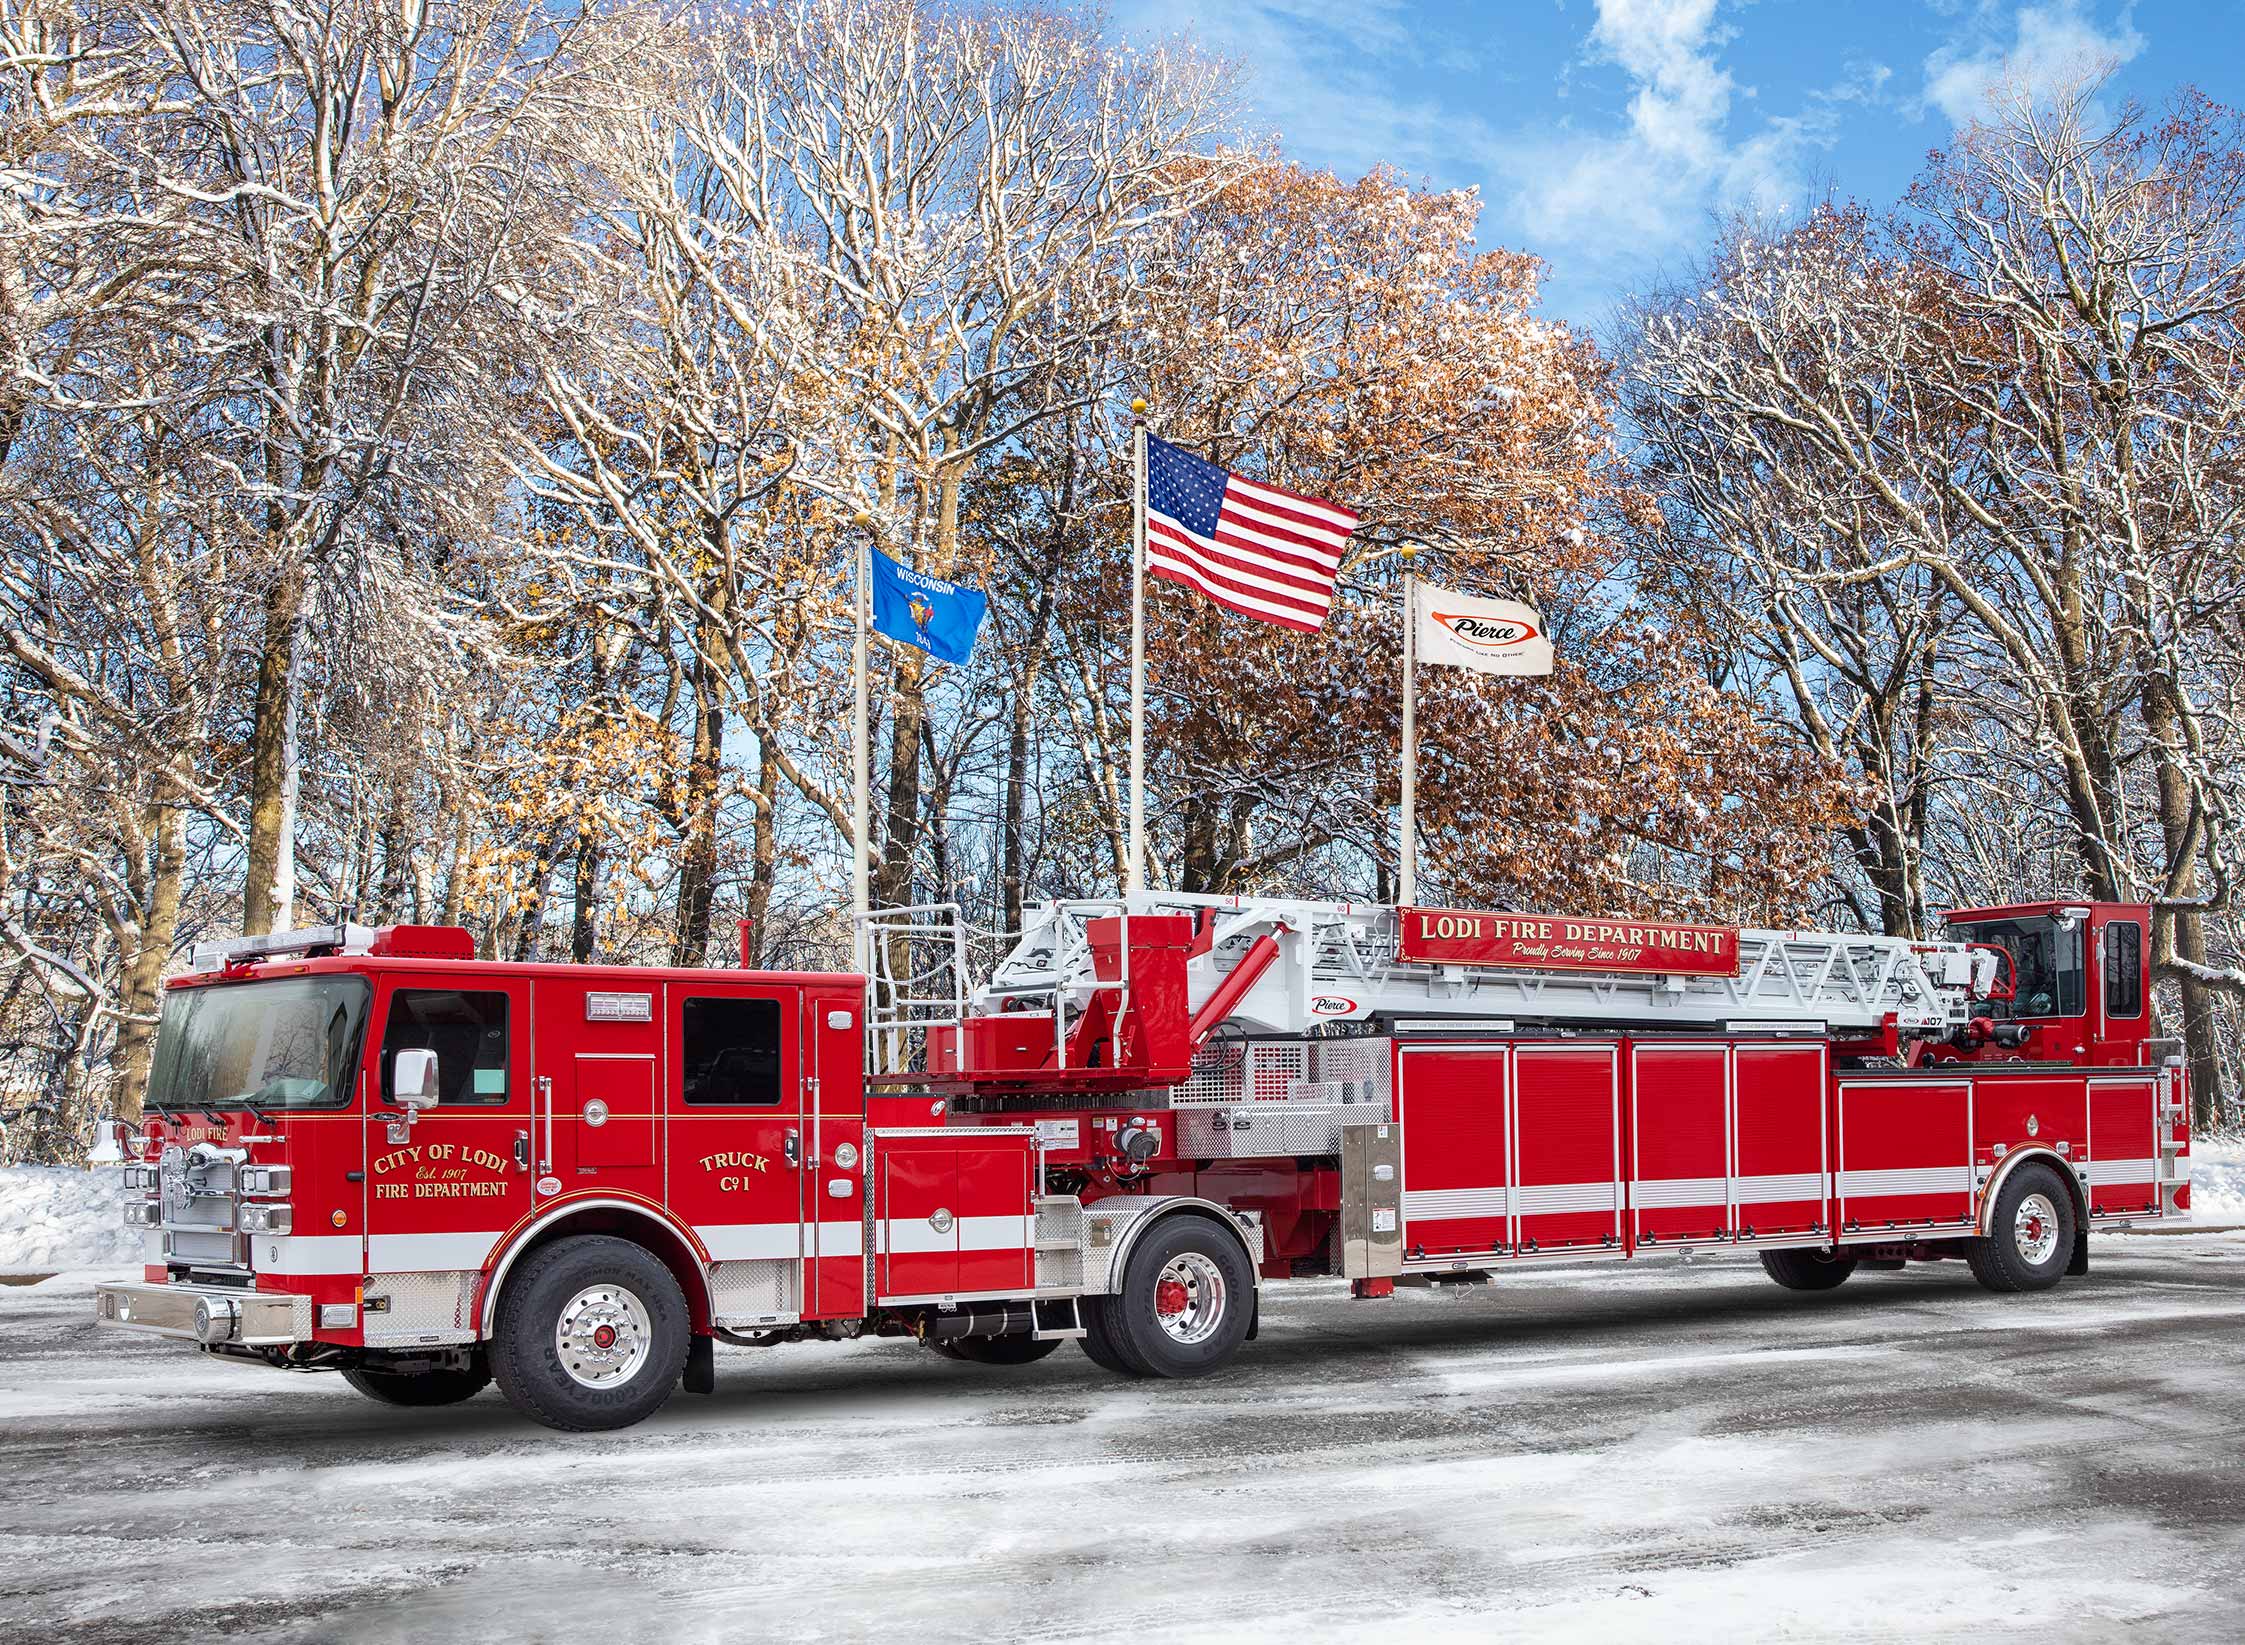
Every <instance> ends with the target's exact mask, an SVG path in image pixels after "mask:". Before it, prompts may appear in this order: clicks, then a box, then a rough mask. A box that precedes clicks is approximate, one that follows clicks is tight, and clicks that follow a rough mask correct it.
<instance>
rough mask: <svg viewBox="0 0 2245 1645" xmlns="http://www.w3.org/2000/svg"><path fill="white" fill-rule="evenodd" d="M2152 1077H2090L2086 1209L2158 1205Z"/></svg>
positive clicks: (2103, 1211) (2114, 1211)
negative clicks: (2087, 1203) (2087, 1199)
mask: <svg viewBox="0 0 2245 1645" xmlns="http://www.w3.org/2000/svg"><path fill="white" fill-rule="evenodd" d="M2154 1091H2155V1084H2154V1082H2153V1081H2152V1080H2150V1079H2093V1080H2091V1081H2090V1082H2089V1148H2090V1153H2089V1214H2090V1215H2091V1216H2114V1215H2119V1214H2123V1213H2133V1214H2135V1215H2138V1216H2141V1215H2142V1214H2144V1213H2145V1212H2147V1211H2156V1210H2158V1209H2159V1113H2158V1107H2157V1098H2156V1096H2155V1094H2154Z"/></svg>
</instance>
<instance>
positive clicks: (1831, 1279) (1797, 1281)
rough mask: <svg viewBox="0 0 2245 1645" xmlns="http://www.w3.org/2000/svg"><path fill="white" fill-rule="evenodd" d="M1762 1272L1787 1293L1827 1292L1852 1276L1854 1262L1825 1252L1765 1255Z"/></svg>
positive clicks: (1764, 1253) (1776, 1252)
mask: <svg viewBox="0 0 2245 1645" xmlns="http://www.w3.org/2000/svg"><path fill="white" fill-rule="evenodd" d="M1762 1271H1763V1272H1764V1273H1766V1274H1768V1275H1769V1277H1770V1278H1771V1279H1774V1280H1775V1281H1777V1283H1778V1284H1780V1285H1782V1286H1784V1287H1785V1289H1786V1290H1788V1291H1829V1290H1831V1289H1832V1288H1833V1287H1834V1286H1836V1285H1840V1284H1842V1283H1844V1282H1845V1281H1846V1279H1847V1277H1848V1275H1850V1274H1852V1273H1854V1272H1855V1259H1854V1258H1853V1257H1836V1256H1833V1255H1832V1254H1831V1253H1830V1252H1827V1251H1764V1252H1763V1253H1762Z"/></svg>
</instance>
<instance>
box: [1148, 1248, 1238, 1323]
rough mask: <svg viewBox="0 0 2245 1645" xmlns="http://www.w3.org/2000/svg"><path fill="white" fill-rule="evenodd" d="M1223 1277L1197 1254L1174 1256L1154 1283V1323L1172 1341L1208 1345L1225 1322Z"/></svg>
mask: <svg viewBox="0 0 2245 1645" xmlns="http://www.w3.org/2000/svg"><path fill="white" fill-rule="evenodd" d="M1225 1304H1226V1298H1225V1293H1224V1275H1223V1271H1222V1270H1221V1269H1219V1268H1218V1267H1217V1266H1216V1264H1215V1263H1214V1262H1212V1261H1210V1260H1209V1259H1208V1258H1207V1257H1204V1256H1202V1255H1201V1254H1200V1253H1199V1252H1198V1251H1181V1252H1179V1253H1178V1254H1177V1255H1176V1256H1174V1257H1171V1258H1170V1259H1169V1261H1168V1263H1167V1264H1166V1265H1164V1267H1163V1268H1162V1271H1161V1276H1160V1277H1159V1278H1158V1279H1156V1280H1155V1281H1154V1322H1155V1323H1156V1324H1158V1325H1159V1326H1160V1327H1161V1328H1162V1330H1163V1331H1164V1332H1166V1333H1167V1334H1168V1335H1169V1337H1170V1340H1172V1341H1173V1342H1184V1343H1193V1342H1205V1341H1207V1340H1208V1338H1210V1337H1212V1336H1214V1335H1215V1334H1216V1328H1217V1327H1218V1326H1220V1325H1222V1324H1223V1323H1224V1308H1225Z"/></svg>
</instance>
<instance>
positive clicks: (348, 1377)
mask: <svg viewBox="0 0 2245 1645" xmlns="http://www.w3.org/2000/svg"><path fill="white" fill-rule="evenodd" d="M343 1380H344V1381H345V1382H347V1383H349V1384H350V1385H351V1386H352V1387H354V1388H356V1389H357V1390H358V1391H359V1392H360V1393H362V1394H364V1395H366V1397H367V1398H368V1399H371V1400H375V1401H378V1402H379V1403H381V1404H384V1405H404V1406H408V1407H413V1408H418V1409H426V1408H428V1407H429V1406H432V1405H457V1404H459V1403H460V1402H461V1401H462V1400H464V1399H473V1398H475V1396H476V1395H478V1394H480V1393H482V1392H483V1391H484V1389H486V1388H488V1387H490V1386H491V1368H490V1367H489V1366H487V1365H485V1364H484V1363H483V1362H482V1360H481V1359H480V1358H479V1359H478V1360H477V1361H476V1363H475V1364H474V1365H473V1366H472V1367H470V1368H468V1369H466V1370H450V1369H448V1370H436V1371H408V1372H399V1371H376V1370H369V1369H365V1368H355V1369H352V1370H348V1371H345V1372H344V1373H343Z"/></svg>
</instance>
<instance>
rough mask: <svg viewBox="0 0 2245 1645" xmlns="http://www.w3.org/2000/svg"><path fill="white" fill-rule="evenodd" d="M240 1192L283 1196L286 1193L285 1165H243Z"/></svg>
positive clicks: (286, 1172)
mask: <svg viewBox="0 0 2245 1645" xmlns="http://www.w3.org/2000/svg"><path fill="white" fill-rule="evenodd" d="M241 1182H242V1192H243V1193H245V1194H285V1193H287V1192H288V1167H287V1166H285V1165H245V1166H243V1167H242V1176H241Z"/></svg>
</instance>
